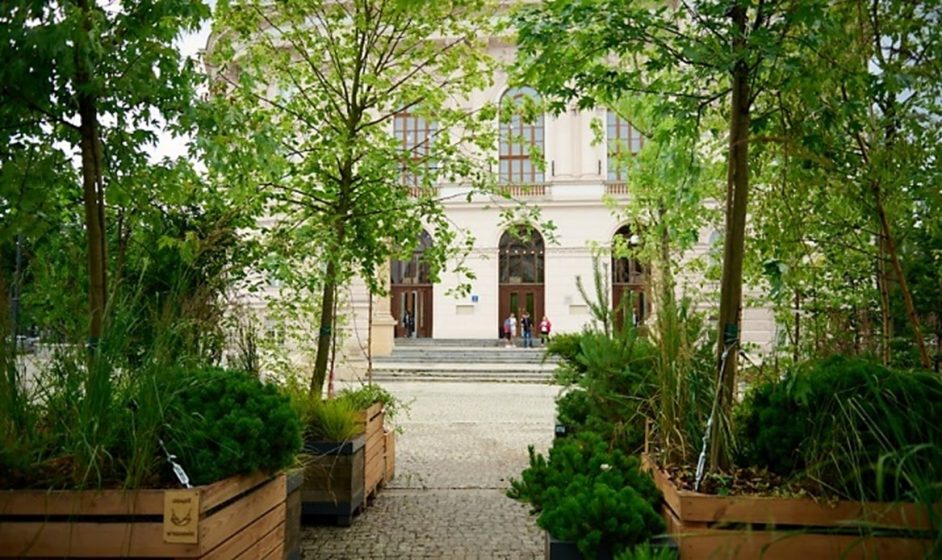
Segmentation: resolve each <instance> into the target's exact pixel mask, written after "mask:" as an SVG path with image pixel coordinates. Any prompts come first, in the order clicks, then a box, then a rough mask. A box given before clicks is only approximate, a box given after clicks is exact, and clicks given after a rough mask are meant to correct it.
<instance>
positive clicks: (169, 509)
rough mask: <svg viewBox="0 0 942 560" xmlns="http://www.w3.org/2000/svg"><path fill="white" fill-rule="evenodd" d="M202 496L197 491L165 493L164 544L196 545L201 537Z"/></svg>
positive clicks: (168, 491) (170, 491) (169, 491)
mask: <svg viewBox="0 0 942 560" xmlns="http://www.w3.org/2000/svg"><path fill="white" fill-rule="evenodd" d="M199 516H200V494H199V491H197V490H167V491H166V492H164V542H165V543H184V544H196V543H198V542H199V540H200V535H199Z"/></svg>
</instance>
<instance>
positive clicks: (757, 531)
mask: <svg viewBox="0 0 942 560" xmlns="http://www.w3.org/2000/svg"><path fill="white" fill-rule="evenodd" d="M644 464H645V467H646V468H648V469H649V470H650V471H651V474H652V475H653V476H654V482H655V484H656V485H657V487H658V488H659V489H660V490H661V492H662V493H663V494H664V504H663V514H664V519H665V521H666V523H667V531H668V533H670V534H671V535H672V536H673V537H674V538H675V539H676V540H677V541H678V543H679V545H680V558H681V560H697V559H701V558H711V559H724V560H725V559H747V558H748V559H752V558H762V559H763V560H786V559H787V560H791V559H795V558H798V559H809V560H810V559H813V558H842V559H845V560H854V559H864V558H866V559H876V558H879V559H894V560H897V559H908V558H914V559H921V558H926V557H927V556H928V554H929V553H930V551H931V550H932V545H933V540H932V539H933V538H934V536H935V535H938V532H937V531H938V528H936V527H933V526H932V523H931V521H930V516H929V511H928V508H927V507H925V506H921V505H918V504H908V503H880V502H850V501H838V502H831V503H826V502H816V501H814V500H812V499H810V498H773V497H755V496H713V495H709V494H700V493H697V492H691V491H687V490H680V489H678V488H677V486H676V485H675V484H674V483H673V482H672V481H671V480H670V479H669V478H668V476H667V475H666V474H665V473H664V472H663V471H661V470H659V469H658V468H657V467H656V466H655V465H654V463H653V462H652V461H651V459H650V458H649V457H647V456H645V457H644ZM939 515H942V508H937V511H936V516H937V517H936V518H935V519H939V517H938V516H939Z"/></svg>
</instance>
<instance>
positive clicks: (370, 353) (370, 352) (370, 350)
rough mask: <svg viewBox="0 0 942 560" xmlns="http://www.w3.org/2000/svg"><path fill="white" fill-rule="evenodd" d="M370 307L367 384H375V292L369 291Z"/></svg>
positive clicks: (367, 333) (367, 336)
mask: <svg viewBox="0 0 942 560" xmlns="http://www.w3.org/2000/svg"><path fill="white" fill-rule="evenodd" d="M369 295H370V309H369V313H368V317H367V324H366V325H367V327H366V328H367V330H366V384H367V385H372V384H373V292H372V291H369Z"/></svg>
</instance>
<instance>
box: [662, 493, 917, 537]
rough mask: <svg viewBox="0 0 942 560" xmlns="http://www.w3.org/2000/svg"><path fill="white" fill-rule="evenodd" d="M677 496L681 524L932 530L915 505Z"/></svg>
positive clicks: (703, 495) (689, 494)
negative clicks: (712, 523)
mask: <svg viewBox="0 0 942 560" xmlns="http://www.w3.org/2000/svg"><path fill="white" fill-rule="evenodd" d="M665 495H666V494H665ZM679 495H680V501H681V506H680V508H681V517H682V519H683V520H684V521H705V522H725V523H754V524H769V525H803V526H814V527H847V526H850V525H865V526H868V527H887V528H904V529H905V528H911V529H920V530H929V529H932V526H931V523H930V520H929V512H928V509H927V508H926V507H924V506H919V505H917V504H891V503H887V504H883V503H876V502H865V503H859V502H847V501H841V502H836V503H834V504H828V503H826V502H815V501H813V500H810V499H801V498H763V497H751V496H708V495H705V494H695V493H693V492H684V491H680V492H679Z"/></svg>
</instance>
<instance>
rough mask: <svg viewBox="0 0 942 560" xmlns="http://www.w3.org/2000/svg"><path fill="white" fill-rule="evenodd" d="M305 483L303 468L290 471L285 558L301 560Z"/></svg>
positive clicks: (286, 509) (287, 559)
mask: <svg viewBox="0 0 942 560" xmlns="http://www.w3.org/2000/svg"><path fill="white" fill-rule="evenodd" d="M303 485H304V470H303V469H295V470H292V471H290V472H288V474H287V492H288V497H287V498H286V500H285V556H284V560H301V487H302V486H303Z"/></svg>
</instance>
